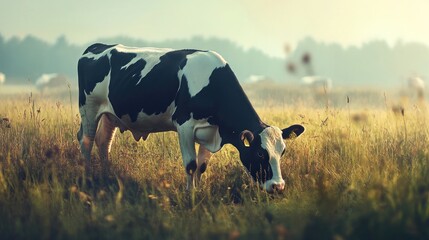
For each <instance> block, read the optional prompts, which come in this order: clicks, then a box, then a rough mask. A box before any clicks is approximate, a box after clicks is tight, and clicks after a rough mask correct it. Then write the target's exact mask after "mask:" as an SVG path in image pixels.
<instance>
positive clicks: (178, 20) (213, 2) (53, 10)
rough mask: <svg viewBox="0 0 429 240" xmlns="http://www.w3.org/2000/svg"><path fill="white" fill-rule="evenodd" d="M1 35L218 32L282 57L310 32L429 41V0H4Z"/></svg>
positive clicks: (0, 1) (84, 38)
mask: <svg viewBox="0 0 429 240" xmlns="http://www.w3.org/2000/svg"><path fill="white" fill-rule="evenodd" d="M0 6H1V7H0V34H2V35H3V37H6V38H7V39H8V38H10V37H11V36H18V37H23V36H25V35H27V34H32V35H34V36H37V37H40V38H42V39H44V40H47V41H49V42H53V41H55V39H57V38H58V36H60V35H65V36H66V37H67V39H68V40H69V41H70V42H73V43H79V44H81V43H89V42H91V41H94V40H96V39H97V38H100V37H110V36H118V35H123V36H130V37H133V38H141V39H146V40H164V39H173V38H182V39H183V38H189V37H191V36H196V35H199V36H207V37H211V36H215V37H220V38H227V39H230V40H233V41H235V42H237V43H238V44H240V45H242V46H244V47H246V48H248V47H256V48H259V49H261V50H263V51H265V52H267V53H269V54H271V55H276V56H282V54H283V47H284V43H286V42H287V43H289V44H291V45H292V46H294V45H295V44H296V43H297V42H298V41H299V40H301V39H303V38H304V37H306V36H311V37H313V38H315V39H317V40H321V41H325V42H338V43H341V44H342V45H344V46H349V45H361V44H362V43H364V42H368V41H370V40H374V39H378V40H380V39H381V40H386V41H388V42H389V43H390V44H394V43H395V42H396V41H397V40H399V39H400V40H403V41H405V42H410V41H412V42H421V43H425V44H429V30H428V26H427V25H428V23H429V1H428V0H284V1H281V0H247V1H246V0H171V1H166V0H151V1H146V0H140V1H139V0H130V1H113V0H102V1H101V0H73V1H70V0H69V1H66V0H13V1H10V0H7V1H6V0H0Z"/></svg>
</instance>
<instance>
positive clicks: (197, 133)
mask: <svg viewBox="0 0 429 240" xmlns="http://www.w3.org/2000/svg"><path fill="white" fill-rule="evenodd" d="M194 138H195V141H196V142H197V143H199V144H201V145H203V146H204V147H205V148H206V149H207V150H209V151H210V152H212V153H215V152H217V151H219V150H220V148H221V147H222V137H221V136H220V134H219V127H218V126H216V125H210V124H209V123H208V122H207V120H199V121H198V122H197V124H196V125H195V127H194Z"/></svg>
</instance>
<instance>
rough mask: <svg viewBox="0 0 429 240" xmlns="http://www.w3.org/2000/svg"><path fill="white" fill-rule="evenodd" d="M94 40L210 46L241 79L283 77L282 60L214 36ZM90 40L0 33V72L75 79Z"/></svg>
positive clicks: (10, 77)
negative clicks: (51, 39)
mask: <svg viewBox="0 0 429 240" xmlns="http://www.w3.org/2000/svg"><path fill="white" fill-rule="evenodd" d="M94 42H104V43H108V44H112V43H121V44H124V45H130V46H137V47H149V46H150V47H170V48H196V49H210V50H215V51H217V52H219V53H220V54H221V55H222V56H223V57H224V58H225V59H226V60H227V61H228V62H229V63H230V64H231V65H232V67H233V69H234V71H235V73H236V75H237V77H238V78H239V79H240V80H241V81H245V80H246V79H247V78H248V77H249V76H250V75H264V76H269V77H270V78H271V79H276V80H279V81H281V80H283V79H284V78H285V75H286V73H285V71H284V68H283V66H284V60H282V59H279V58H272V57H269V56H267V55H265V54H264V53H263V52H262V51H259V50H256V49H248V50H245V49H243V48H242V47H240V46H238V45H237V44H235V43H233V42H231V41H228V40H224V39H216V38H201V37H194V38H191V39H189V40H169V41H162V42H147V41H143V40H135V39H131V38H127V37H116V38H108V39H99V40H97V41H94ZM90 44H91V43H88V44H85V45H82V46H78V45H74V44H71V43H69V42H68V41H67V39H66V38H65V37H59V38H58V39H57V41H56V42H55V43H53V44H49V43H47V42H44V41H43V40H40V39H38V38H35V37H33V36H27V37H25V38H24V39H18V38H16V37H14V38H11V39H8V40H7V41H6V40H5V39H4V38H3V37H2V36H1V35H0V72H3V73H5V74H6V76H7V82H10V81H14V82H17V83H18V82H23V81H30V82H34V81H35V79H36V78H37V77H38V76H40V75H41V74H43V73H60V74H64V75H66V76H68V77H70V78H71V79H72V81H76V75H77V74H76V66H77V61H78V59H79V57H80V56H81V54H82V53H83V52H84V50H85V49H86V48H87V47H88V46H89V45H90Z"/></svg>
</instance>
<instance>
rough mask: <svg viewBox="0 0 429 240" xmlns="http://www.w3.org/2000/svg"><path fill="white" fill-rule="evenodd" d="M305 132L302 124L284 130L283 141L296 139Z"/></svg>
mask: <svg viewBox="0 0 429 240" xmlns="http://www.w3.org/2000/svg"><path fill="white" fill-rule="evenodd" d="M304 131H305V128H304V127H303V126H302V125H300V124H295V125H292V126H290V127H287V128H285V129H283V130H282V137H283V139H291V138H296V137H298V136H299V135H301V134H302V133H303V132H304Z"/></svg>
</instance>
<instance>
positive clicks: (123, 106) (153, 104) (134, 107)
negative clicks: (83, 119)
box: [109, 50, 197, 122]
mask: <svg viewBox="0 0 429 240" xmlns="http://www.w3.org/2000/svg"><path fill="white" fill-rule="evenodd" d="M196 51H197V50H177V51H171V52H167V53H166V54H164V55H163V56H161V57H160V62H159V63H158V64H156V65H155V66H154V67H153V68H152V69H151V71H150V72H149V73H147V75H146V76H145V77H143V78H141V76H140V73H141V71H142V70H143V68H144V65H145V61H144V60H143V59H141V61H140V60H139V61H137V62H136V63H135V64H133V65H131V66H130V67H128V68H127V69H126V70H118V74H115V77H113V71H114V69H120V68H121V67H122V66H123V65H124V64H120V62H122V61H118V63H119V65H118V66H113V62H114V60H113V59H114V58H115V57H117V56H115V54H112V79H111V82H110V87H109V99H110V102H111V103H112V106H113V109H114V111H115V114H116V115H117V116H118V117H122V116H123V115H126V114H128V115H129V116H130V118H131V121H133V122H135V121H136V120H137V116H138V114H139V113H140V112H144V113H145V114H147V115H152V114H160V113H163V112H165V111H166V110H167V107H168V106H169V105H170V104H171V103H172V102H173V101H174V99H175V97H176V94H177V92H178V88H179V79H178V75H177V73H178V71H179V69H180V66H181V65H182V64H183V61H186V56H187V55H189V54H192V53H194V52H196ZM112 52H113V51H112ZM120 58H125V56H120ZM123 62H125V60H124V61H123ZM115 71H116V70H115ZM138 81H140V82H139V84H137V82H138ZM136 84H137V85H136Z"/></svg>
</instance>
